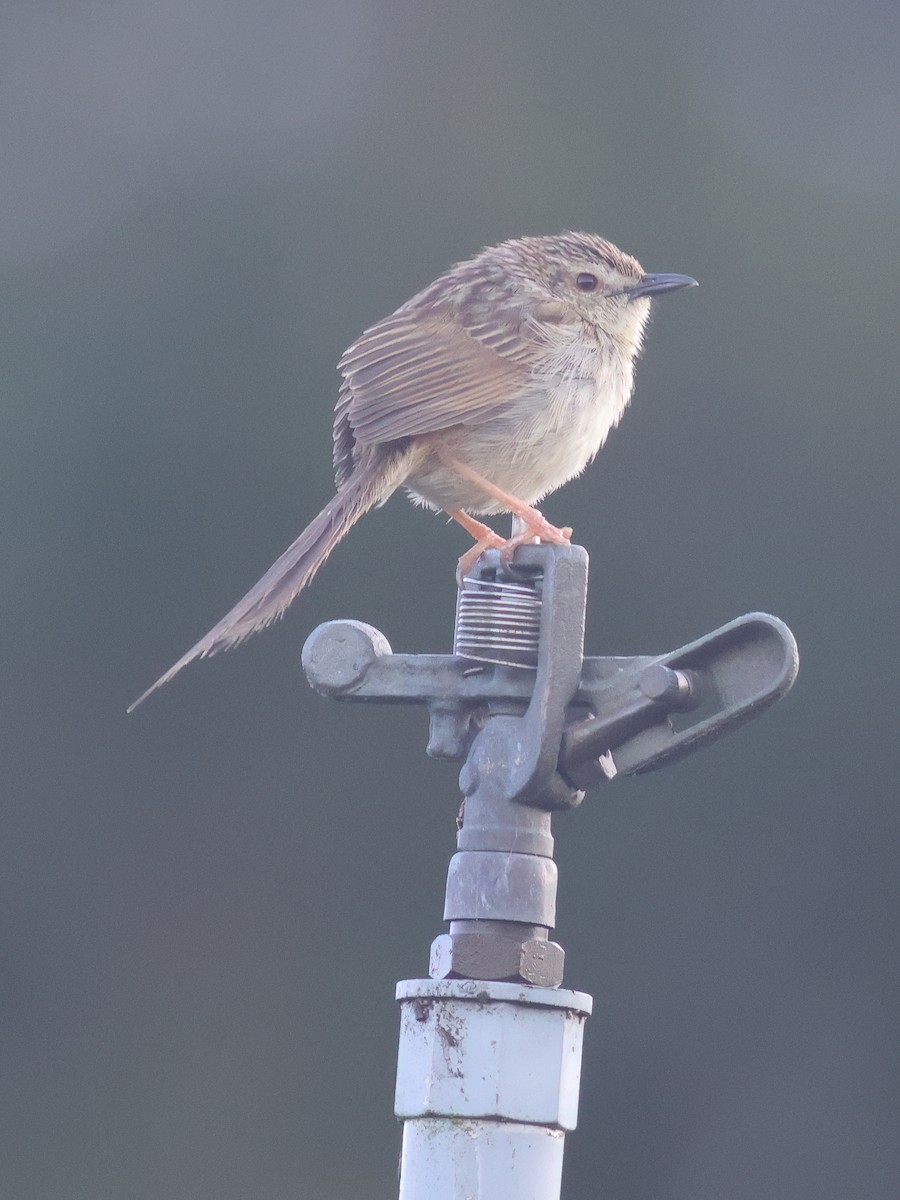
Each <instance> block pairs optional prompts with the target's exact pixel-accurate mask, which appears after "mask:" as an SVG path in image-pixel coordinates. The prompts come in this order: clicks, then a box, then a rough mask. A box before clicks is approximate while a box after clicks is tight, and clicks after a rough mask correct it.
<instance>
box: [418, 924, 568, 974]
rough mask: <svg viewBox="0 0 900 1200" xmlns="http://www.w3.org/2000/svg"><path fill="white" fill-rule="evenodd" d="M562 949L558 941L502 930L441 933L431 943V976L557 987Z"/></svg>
mask: <svg viewBox="0 0 900 1200" xmlns="http://www.w3.org/2000/svg"><path fill="white" fill-rule="evenodd" d="M564 962H565V952H564V950H563V948H562V946H560V945H559V944H558V943H557V942H551V941H547V940H546V939H545V938H530V939H529V940H528V941H527V942H521V941H520V940H519V939H517V938H514V937H506V936H504V935H503V934H502V933H495V932H488V931H486V932H484V933H458V934H449V933H444V934H441V936H440V937H437V938H435V940H434V942H433V943H432V946H431V962H430V967H429V973H430V975H431V978H432V979H490V980H508V981H510V982H515V983H530V984H534V985H536V986H539V987H558V986H559V985H560V984H561V983H562V979H563V965H564Z"/></svg>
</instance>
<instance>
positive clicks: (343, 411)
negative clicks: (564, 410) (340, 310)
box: [338, 311, 541, 445]
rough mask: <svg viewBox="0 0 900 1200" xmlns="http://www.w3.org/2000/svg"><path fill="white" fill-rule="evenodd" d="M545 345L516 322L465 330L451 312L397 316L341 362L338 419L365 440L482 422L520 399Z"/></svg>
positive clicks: (375, 327) (367, 334) (355, 345)
mask: <svg viewBox="0 0 900 1200" xmlns="http://www.w3.org/2000/svg"><path fill="white" fill-rule="evenodd" d="M540 349H541V347H540V344H539V343H538V342H536V341H535V339H534V338H533V337H532V338H531V339H528V338H525V337H523V336H522V335H521V333H520V331H519V329H518V327H516V326H512V325H499V324H497V323H496V322H485V324H483V325H473V326H472V327H471V328H468V329H467V328H464V327H463V326H462V325H461V324H459V323H458V321H457V320H456V319H455V317H454V316H453V314H452V313H447V314H443V313H434V312H432V313H428V314H419V313H416V312H414V311H413V312H398V313H394V314H393V316H390V317H387V318H385V320H383V321H379V322H378V323H377V324H376V325H373V326H372V327H371V329H368V330H366V332H365V333H364V334H363V335H362V336H361V337H360V338H358V339H357V340H356V341H355V342H354V343H353V345H352V346H350V348H349V349H348V350H347V351H346V353H345V354H344V356H343V358H342V359H341V361H340V363H339V364H338V367H339V370H340V371H341V374H342V375H343V376H344V384H343V387H342V389H341V391H342V396H341V403H340V404H339V410H340V411H339V413H338V417H339V419H341V418H343V419H344V420H346V421H347V422H348V423H349V426H350V428H351V429H352V431H353V435H354V437H355V439H356V441H357V442H358V443H360V444H362V445H376V444H378V443H381V442H390V441H394V440H395V439H397V438H405V437H412V436H415V435H417V434H422V433H433V432H434V431H435V430H438V429H448V428H449V427H450V426H452V425H459V424H466V425H477V424H480V423H481V422H483V421H485V420H487V419H488V418H489V417H492V416H495V415H496V414H497V413H498V411H500V410H501V409H502V407H503V406H504V405H506V404H508V403H510V401H512V400H514V399H515V397H516V396H517V395H518V393H519V392H520V391H521V390H522V388H523V387H524V386H525V384H526V382H527V380H528V377H529V375H530V373H531V369H532V367H533V365H534V363H535V362H536V360H537V359H538V357H539V354H540Z"/></svg>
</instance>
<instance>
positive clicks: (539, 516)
mask: <svg viewBox="0 0 900 1200" xmlns="http://www.w3.org/2000/svg"><path fill="white" fill-rule="evenodd" d="M516 516H517V517H518V518H519V520H520V521H521V522H522V524H523V525H524V529H521V530H520V531H519V532H518V533H514V534H513V536H512V537H511V538H507V539H506V541H505V542H504V543H503V545H502V546H501V548H500V557H501V558H502V559H503V561H504V562H509V560H510V559H511V558H512V556H513V555H514V554H515V552H516V549H517V548H518V547H519V546H524V545H527V544H528V543H529V542H532V541H533V540H534V538H537V539H538V540H539V541H541V542H551V543H552V544H553V545H554V546H568V545H569V543H570V542H571V540H572V527H571V525H563V526H562V528H561V529H560V528H557V526H556V525H551V524H550V522H549V521H548V520H547V518H546V517H545V516H544V515H543V513H540V512H538V510H537V509H536V508H522V509H521V510H520V511H519V512H517V513H516Z"/></svg>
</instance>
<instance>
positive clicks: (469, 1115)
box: [394, 979, 592, 1200]
mask: <svg viewBox="0 0 900 1200" xmlns="http://www.w3.org/2000/svg"><path fill="white" fill-rule="evenodd" d="M397 999H398V1000H399V1001H400V1005H401V1017H400V1052H399V1056H398V1062H397V1090H396V1097H395V1106H394V1108H395V1112H396V1113H397V1116H398V1117H400V1118H401V1119H402V1120H403V1121H404V1128H403V1153H402V1159H401V1175H400V1200H558V1198H559V1194H560V1181H561V1176H562V1163H563V1148H564V1138H565V1132H566V1131H567V1130H569V1129H574V1128H575V1124H576V1120H577V1116H578V1087H579V1082H580V1078H581V1045H582V1033H583V1029H584V1022H585V1019H586V1018H587V1016H588V1015H589V1014H590V1011H591V1005H592V1001H591V997H590V996H587V995H585V994H584V993H583V992H572V991H567V990H562V989H555V988H537V987H528V986H527V985H525V984H514V983H487V982H483V981H480V980H468V979H439V980H435V979H407V980H404V981H403V982H401V983H399V984H398V985H397Z"/></svg>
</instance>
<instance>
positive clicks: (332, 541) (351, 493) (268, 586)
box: [128, 460, 400, 712]
mask: <svg viewBox="0 0 900 1200" xmlns="http://www.w3.org/2000/svg"><path fill="white" fill-rule="evenodd" d="M391 466H392V464H391V465H387V464H385V462H384V461H383V460H382V461H380V462H378V461H377V460H376V461H375V462H372V461H371V460H370V461H369V462H366V463H361V464H359V465H358V466H357V468H356V470H355V471H354V472H353V474H352V475H351V476H350V478H349V479H348V480H347V482H346V483H345V484H344V486H343V487H342V488H341V489H340V491H339V492H338V493H337V495H336V496H335V497H334V499H333V500H332V501H330V503H328V504H326V505H325V507H324V508H323V509H322V511H321V512H320V513H319V515H318V516H317V517H316V518H315V519H314V520H312V521H311V522H310V523H309V525H307V527H306V528H305V529H304V530H303V532H302V533H301V534H300V536H299V537H298V538H297V540H296V541H295V542H292V543H291V545H290V546H288V548H287V550H285V552H284V554H282V556H281V557H280V558H279V559H278V560H277V562H274V563H273V564H272V566H271V567H269V569H268V571H266V573H265V575H263V577H262V579H260V581H259V582H258V583H256V584H254V586H253V587H252V588H251V589H250V591H249V592H248V593H247V595H246V596H244V598H243V599H242V600H239V601H238V602H237V604H236V605H235V606H234V608H233V609H231V611H230V612H228V613H226V614H225V616H224V617H223V618H222V620H221V621H219V623H218V624H217V625H214V626H213V627H212V629H211V630H210V631H209V633H207V634H206V636H205V637H202V638H201V639H200V641H199V642H197V644H196V646H192V647H191V649H190V650H188V652H187V654H183V655H182V656H181V658H179V660H178V662H177V663H175V664H174V666H171V667H169V669H168V671H166V673H165V675H161V676H160V677H159V679H157V681H156V683H154V684H153V685H152V686H151V687H149V688H147V690H146V692H144V693H143V694H142V695H140V696H138V698H137V700H135V701H134V703H133V704H131V705H129V707H128V712H133V711H134V710H135V709H136V708H137V706H138V705H139V704H143V702H144V701H145V700H146V699H147V697H148V696H150V695H152V694H153V692H155V691H156V690H157V688H161V687H162V686H163V684H166V683H168V682H169V680H170V679H172V678H174V676H176V675H177V674H178V672H179V671H180V670H181V668H182V667H186V666H187V664H188V663H189V662H193V661H194V659H195V658H207V657H209V655H211V654H217V653H218V651H220V650H228V649H230V648H231V647H232V646H237V645H239V643H240V642H242V641H243V640H244V638H246V637H249V636H250V634H251V633H255V632H256V631H257V630H258V629H264V628H265V627H266V625H270V624H271V623H272V621H275V620H277V618H278V617H280V616H281V615H282V613H284V611H285V609H286V608H287V607H288V605H289V604H290V603H291V601H292V600H293V599H294V597H295V596H296V595H297V593H298V592H301V591H302V590H303V588H305V587H306V585H307V584H308V583H309V582H310V580H311V579H312V577H313V576H314V575H315V573H316V571H318V569H319V567H321V565H322V563H324V561H325V559H326V558H327V557H328V555H329V554H330V553H331V551H332V550H333V549H334V548H335V546H336V545H337V544H338V542H339V541H340V540H341V538H342V537H344V535H345V534H346V533H347V532H348V530H349V529H350V527H351V526H352V525H354V524H355V523H356V522H357V521H358V520H359V518H360V517H361V516H362V515H363V514H364V513H366V512H368V510H369V509H370V508H372V507H373V505H375V504H380V503H383V502H384V501H385V500H386V499H387V498H388V496H389V495H390V494H391V492H393V491H394V490H395V489H396V488H397V486H398V484H399V483H400V479H398V478H397V475H398V472H397V471H396V470H392V469H391Z"/></svg>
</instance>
